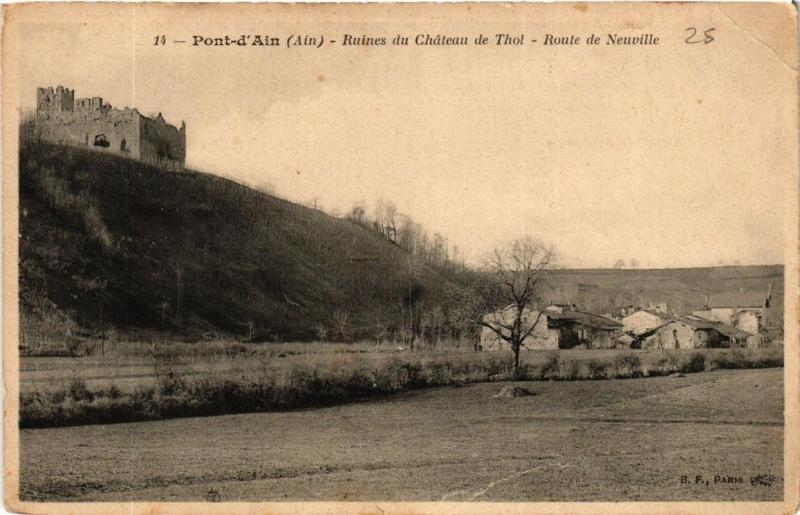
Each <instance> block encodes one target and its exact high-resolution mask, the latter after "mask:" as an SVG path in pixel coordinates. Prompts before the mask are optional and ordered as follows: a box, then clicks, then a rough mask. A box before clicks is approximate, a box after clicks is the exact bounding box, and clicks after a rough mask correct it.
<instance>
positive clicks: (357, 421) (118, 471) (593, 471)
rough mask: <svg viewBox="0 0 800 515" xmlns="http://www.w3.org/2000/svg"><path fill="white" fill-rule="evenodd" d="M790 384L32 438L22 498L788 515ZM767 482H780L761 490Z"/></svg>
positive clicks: (728, 380) (450, 390)
mask: <svg viewBox="0 0 800 515" xmlns="http://www.w3.org/2000/svg"><path fill="white" fill-rule="evenodd" d="M782 375H783V369H780V368H775V369H766V370H717V371H712V372H702V373H697V374H690V375H686V376H685V377H680V378H672V377H651V378H641V379H625V380H605V381H573V382H560V381H544V382H542V381H539V382H527V383H518V384H522V385H524V386H525V387H527V388H530V389H531V390H533V391H534V392H535V393H536V395H532V396H527V397H518V398H510V399H496V398H493V397H492V396H493V395H494V394H496V393H497V392H498V391H499V390H500V388H501V384H498V383H484V384H477V385H470V386H464V387H442V388H430V389H426V390H416V391H411V392H406V393H402V394H398V395H395V396H391V397H388V398H385V399H381V400H373V401H367V402H358V403H351V404H346V405H341V406H334V407H328V408H318V409H309V410H301V411H290V412H281V413H257V414H243V415H227V416H218V417H206V418H184V419H174V420H166V421H154V422H140V423H131V424H114V425H93V426H79V427H69V428H48V429H26V430H22V431H21V435H20V437H21V440H20V442H21V443H20V459H21V466H20V470H21V473H22V477H21V495H22V497H23V499H27V500H64V501H70V500H100V501H145V500H167V501H188V500H199V501H203V500H222V501H234V500H301V499H302V500H378V499H383V500H420V501H435V500H446V501H500V500H503V501H512V500H514V501H523V500H530V501H547V500H584V501H588V500H596V501H602V500H608V501H615V500H616V501H620V500H652V501H656V500H663V501H669V500H721V501H728V500H779V499H781V498H782V495H783V460H782V456H783V377H782ZM698 475H700V476H703V481H702V482H700V483H696V482H695V479H696V476H698ZM758 475H766V476H770V475H772V476H775V481H774V482H773V483H772V486H763V485H758V484H756V485H753V484H751V477H754V476H758ZM681 476H687V478H689V479H690V481H689V482H688V483H682V482H681ZM715 476H720V477H728V476H730V477H734V478H741V479H742V482H741V483H736V482H734V483H730V482H721V481H720V480H719V478H718V479H717V481H716V482H715ZM706 479H708V480H709V483H708V484H705V482H704V481H705V480H706Z"/></svg>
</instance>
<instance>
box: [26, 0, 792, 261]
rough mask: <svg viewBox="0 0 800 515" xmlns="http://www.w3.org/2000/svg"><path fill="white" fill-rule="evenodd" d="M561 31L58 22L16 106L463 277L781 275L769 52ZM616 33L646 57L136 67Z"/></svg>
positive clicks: (657, 24)
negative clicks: (314, 43)
mask: <svg viewBox="0 0 800 515" xmlns="http://www.w3.org/2000/svg"><path fill="white" fill-rule="evenodd" d="M117 8H118V9H119V8H120V6H117ZM566 9H567V8H566V7H564V8H563V9H562V11H563V15H562V16H561V17H560V18H559V17H555V16H553V15H552V14H549V13H550V11H545V12H543V13H544V14H545V15H542V16H516V17H512V16H506V17H502V16H501V17H500V18H499V19H498V22H497V23H495V24H494V25H493V26H492V27H488V26H487V25H486V24H482V23H481V22H480V21H476V20H478V18H477V17H474V18H472V17H468V16H464V15H462V13H454V14H453V15H452V16H446V17H433V16H432V17H419V18H418V19H417V20H416V22H414V24H412V23H411V21H410V19H409V18H406V19H401V18H395V19H391V18H388V17H386V16H385V15H378V14H376V15H375V16H373V17H372V18H371V19H370V22H369V23H354V22H352V21H351V20H348V19H347V18H346V17H344V16H342V15H339V14H338V11H335V10H331V11H330V16H328V17H323V16H320V17H319V19H318V20H316V21H314V23H313V25H314V26H313V30H308V29H310V27H309V26H308V24H306V26H304V27H300V26H298V21H297V19H298V18H297V17H296V16H294V17H292V16H290V13H289V12H287V11H277V12H275V11H269V12H267V11H265V13H264V15H263V16H259V15H253V14H252V13H251V14H250V15H249V16H245V15H244V13H243V12H238V13H237V11H235V10H234V9H230V10H228V11H219V10H216V11H215V10H213V9H202V10H193V11H191V16H185V17H184V16H181V17H174V16H173V17H169V16H166V15H165V11H164V10H163V9H156V8H154V9H151V10H141V9H139V10H136V9H135V8H133V7H122V8H121V10H118V11H115V13H116V16H113V17H111V16H99V15H98V16H95V17H90V16H84V17H82V18H78V17H75V16H73V17H70V16H66V15H65V16H61V17H58V18H54V19H53V20H51V21H48V22H47V23H41V22H40V23H36V24H32V25H31V26H30V30H29V31H28V33H27V35H26V50H25V55H27V56H31V55H35V56H36V58H35V59H33V58H21V59H20V64H19V70H20V88H19V91H20V98H19V105H21V106H22V107H23V108H24V109H32V108H33V107H34V105H35V88H36V87H37V86H56V85H59V84H61V85H64V86H67V87H70V88H74V89H75V90H76V98H77V97H84V96H102V97H103V98H104V99H105V100H106V101H108V102H110V103H111V104H112V105H114V106H115V107H124V106H135V107H137V108H138V109H139V110H140V111H141V112H142V113H143V114H146V115H152V114H155V113H158V112H162V113H163V115H164V117H165V118H166V120H167V121H168V122H170V123H174V124H180V122H181V120H183V121H185V122H186V125H187V166H188V167H190V168H194V169H198V170H203V171H207V172H210V173H214V174H217V175H222V176H225V177H229V178H232V179H234V180H237V181H241V182H244V183H246V184H249V185H253V186H258V187H263V188H269V189H270V190H271V191H274V192H275V193H276V194H277V195H279V196H281V197H284V198H287V199H289V200H293V201H297V202H304V203H307V202H310V201H312V200H313V199H316V201H317V203H318V205H319V206H321V207H322V208H323V209H325V210H327V211H333V212H339V213H343V212H346V211H347V210H348V209H349V208H350V207H351V206H353V205H354V204H355V203H356V202H366V203H367V204H374V202H375V200H377V199H379V198H385V199H390V200H391V201H392V202H394V203H395V204H396V205H397V207H398V209H399V210H400V211H401V212H403V213H406V214H408V215H409V216H411V217H412V218H413V219H415V220H417V221H418V222H420V223H421V224H422V225H423V226H424V227H426V229H427V230H428V231H429V232H431V233H433V232H434V231H438V232H440V233H442V234H444V235H445V236H446V237H447V238H448V241H449V243H450V244H451V245H457V246H458V247H459V249H460V251H461V252H462V253H463V255H464V256H465V258H466V259H467V261H468V262H470V263H479V262H480V260H481V259H482V258H483V257H484V256H485V255H487V253H488V252H490V251H491V249H492V248H494V247H495V246H498V245H501V244H502V243H503V242H506V241H508V240H510V239H513V238H517V237H521V236H527V235H530V236H533V237H536V238H538V239H541V240H543V241H546V242H548V243H551V244H553V245H555V246H556V247H557V249H558V251H559V255H560V256H561V264H562V265H563V266H567V267H611V266H612V265H613V264H614V263H615V262H616V261H617V260H619V259H622V260H625V261H626V262H627V263H630V260H636V261H637V262H638V263H639V265H640V266H641V267H643V268H644V267H646V268H660V267H684V266H712V265H718V264H734V263H736V264H772V263H781V262H783V260H784V241H785V238H786V229H785V227H786V223H785V220H786V213H787V212H788V210H789V209H790V208H793V205H790V204H789V203H788V201H787V199H788V198H789V194H790V193H791V191H796V190H794V188H796V186H795V184H796V182H795V181H796V175H793V173H794V172H791V171H787V166H786V160H785V159H784V158H785V149H786V148H787V146H788V145H791V144H792V143H794V144H795V145H796V141H794V140H793V139H792V134H791V133H789V132H788V131H787V129H788V128H790V127H791V125H792V120H793V118H792V116H793V113H792V112H790V111H789V110H787V109H786V98H787V96H786V95H787V94H789V93H791V91H792V89H791V88H792V87H793V82H792V81H793V80H794V75H792V74H791V73H790V72H789V71H788V70H787V68H786V65H785V64H784V63H783V62H781V59H779V54H778V53H776V51H775V48H778V49H779V50H780V45H779V44H778V43H772V44H767V43H770V42H769V41H768V40H767V43H765V44H759V43H758V42H757V41H754V40H753V39H751V38H747V37H744V36H743V35H742V34H741V33H740V31H739V29H738V28H737V27H736V25H735V24H733V23H732V22H729V21H725V20H724V17H721V19H718V20H716V24H717V25H718V28H717V34H718V41H717V42H716V43H717V44H716V45H709V46H708V47H707V48H703V49H698V48H696V47H690V46H687V45H685V43H684V42H683V39H684V38H683V32H682V31H683V29H682V28H681V29H680V30H679V25H680V24H685V22H680V23H679V24H678V25H675V24H670V23H667V21H664V20H665V19H666V18H665V17H659V16H657V13H656V12H653V13H649V14H648V12H647V11H643V14H640V15H637V16H632V17H629V18H628V19H625V18H624V16H622V15H621V14H620V12H619V11H613V12H612V11H608V12H607V14H608V16H605V14H604V13H601V14H600V15H595V16H593V17H586V16H585V13H582V12H577V11H574V10H569V11H567V10H566ZM593 9H595V8H594V7H593ZM612 9H613V7H612ZM377 12H378V11H376V13H377ZM614 13H616V14H614ZM612 15H613V16H612ZM604 16H605V17H604ZM614 16H616V18H615V19H616V20H617V21H616V22H615V23H617V25H620V24H621V26H623V27H628V28H629V29H630V30H628V32H631V33H634V32H635V33H637V34H638V33H641V32H653V33H657V34H659V35H660V36H661V38H662V44H661V45H659V46H656V47H652V48H613V47H611V48H609V47H605V46H599V47H597V48H587V47H586V46H582V47H558V48H543V47H541V46H539V47H535V48H534V47H525V48H507V47H496V46H488V47H486V48H473V47H469V48H431V47H415V46H413V45H412V46H409V47H398V48H386V47H383V48H355V47H354V48H345V47H341V46H337V45H333V46H330V47H324V48H320V49H309V48H297V49H286V48H281V49H264V48H249V47H248V48H199V47H191V46H187V45H182V46H181V45H176V44H168V45H166V46H154V45H153V37H154V35H157V34H161V33H164V34H167V35H168V38H169V39H173V38H175V39H177V38H181V39H188V40H191V36H192V35H194V34H201V35H216V34H227V33H231V34H269V35H275V36H285V35H286V34H288V33H299V32H300V31H301V30H308V32H309V33H314V34H327V35H328V37H334V36H337V37H340V36H341V35H342V34H345V33H349V34H353V35H378V34H380V35H384V34H388V35H393V34H395V33H404V34H411V35H412V36H413V35H415V34H417V33H431V34H439V33H444V34H452V35H461V34H464V35H474V34H476V33H478V32H482V33H486V34H492V33H494V32H499V31H501V29H502V31H504V32H509V33H523V32H527V33H528V34H529V36H528V37H534V36H536V35H539V36H541V35H542V34H544V33H545V32H553V33H555V34H562V33H576V34H580V35H584V34H588V33H591V32H593V31H595V30H596V29H597V28H598V27H602V26H603V23H606V22H608V19H610V18H613V17H614ZM620 19H621V21H619V20H620ZM741 23H743V22H740V23H739V25H741ZM598 32H599V33H603V31H602V30H600V31H598ZM606 32H608V31H606Z"/></svg>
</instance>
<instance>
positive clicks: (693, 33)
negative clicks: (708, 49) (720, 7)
mask: <svg viewBox="0 0 800 515" xmlns="http://www.w3.org/2000/svg"><path fill="white" fill-rule="evenodd" d="M715 30H717V29H715V28H714V27H712V28H710V29H706V30H705V31H703V35H702V36H697V29H696V28H695V27H689V28H688V29H686V32H688V33H689V37H687V38H686V42H687V43H688V44H690V45H694V44H697V43H703V44H706V45H707V44H709V43H711V42H712V41H714V36H712V35H711V33H712V32H714V31H715Z"/></svg>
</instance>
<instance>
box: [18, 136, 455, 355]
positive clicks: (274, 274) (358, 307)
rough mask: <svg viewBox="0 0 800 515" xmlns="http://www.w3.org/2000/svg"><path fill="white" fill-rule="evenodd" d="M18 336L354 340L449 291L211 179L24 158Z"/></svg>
mask: <svg viewBox="0 0 800 515" xmlns="http://www.w3.org/2000/svg"><path fill="white" fill-rule="evenodd" d="M20 234H21V236H20V268H19V270H20V292H21V293H20V296H21V299H20V305H21V311H22V326H23V332H25V331H27V332H28V333H29V334H31V333H32V332H38V333H42V334H44V333H47V332H48V331H51V330H52V332H55V333H57V334H62V335H63V334H64V332H67V333H75V332H77V333H79V334H80V333H86V334H87V335H97V334H99V333H107V332H108V331H116V332H119V333H125V334H128V335H131V334H139V335H141V334H149V333H152V332H156V333H163V332H166V333H173V334H180V335H184V336H192V335H194V336H200V335H204V334H205V335H208V334H217V335H219V334H226V335H240V336H246V337H250V338H251V339H254V340H278V339H301V340H305V339H311V338H316V337H319V336H321V335H325V334H328V335H329V337H332V338H341V337H347V336H352V337H359V336H364V335H365V334H366V333H367V332H369V333H370V334H371V333H372V332H373V331H374V330H375V328H376V327H382V326H384V325H388V324H389V323H390V322H389V321H388V320H385V319H389V318H391V317H392V316H393V314H395V313H398V314H399V315H398V316H400V315H402V314H403V313H404V312H405V311H407V310H408V311H411V309H412V308H413V307H414V305H415V304H418V303H420V302H422V301H424V300H426V299H430V298H431V297H432V296H435V295H436V292H440V291H445V290H447V291H450V290H453V289H456V290H457V289H458V288H459V287H458V286H457V285H454V284H452V282H451V281H449V280H448V278H446V277H444V276H443V275H442V274H441V273H440V272H439V271H436V270H433V269H431V268H430V267H426V266H424V265H421V264H419V263H417V262H415V260H413V259H412V258H411V256H410V255H409V254H408V253H407V252H405V251H404V250H402V249H401V248H399V247H397V246H396V245H394V244H392V243H390V242H388V241H387V240H386V239H384V238H381V237H380V236H379V235H376V234H375V233H374V232H372V231H369V230H367V229H365V228H363V227H361V226H358V225H356V224H354V223H352V222H350V221H347V220H342V219H338V218H334V217H331V216H328V215H326V214H324V213H322V212H320V211H317V210H314V209H310V208H306V207H303V206H300V205H297V204H293V203H291V202H288V201H285V200H282V199H279V198H276V197H274V196H270V195H267V194H264V193H262V192H259V191H255V190H253V189H250V188H247V187H245V186H242V185H240V184H238V183H235V182H233V181H230V180H226V179H223V178H220V177H216V176H212V175H208V174H203V173H198V172H185V173H170V172H165V171H162V170H158V169H156V168H153V167H151V166H148V165H146V164H143V163H140V162H137V161H133V160H128V159H123V158H120V157H115V156H111V155H105V154H99V153H93V152H88V151H84V150H80V149H74V148H68V147H60V146H54V145H45V144H35V145H25V146H23V147H22V148H21V152H20Z"/></svg>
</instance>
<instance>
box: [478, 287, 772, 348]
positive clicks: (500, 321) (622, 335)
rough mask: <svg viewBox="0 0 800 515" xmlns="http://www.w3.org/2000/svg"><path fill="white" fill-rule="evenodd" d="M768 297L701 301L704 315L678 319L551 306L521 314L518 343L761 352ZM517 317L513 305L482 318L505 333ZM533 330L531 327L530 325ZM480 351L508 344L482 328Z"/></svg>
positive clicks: (635, 309) (660, 309)
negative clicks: (525, 332) (522, 331)
mask: <svg viewBox="0 0 800 515" xmlns="http://www.w3.org/2000/svg"><path fill="white" fill-rule="evenodd" d="M770 301H771V293H770V292H767V295H766V296H764V295H750V294H740V295H731V296H728V295H721V296H718V297H714V298H709V299H707V302H706V304H707V305H706V306H705V308H704V309H701V310H695V311H692V312H691V313H688V314H684V315H678V314H674V313H670V312H669V310H668V309H667V305H666V303H663V302H656V303H651V304H649V305H648V306H647V307H641V306H624V307H621V308H618V309H615V310H614V312H613V313H604V314H602V315H600V314H593V313H588V312H586V311H583V310H581V309H579V308H578V306H576V305H575V304H572V303H567V304H557V303H553V304H550V305H548V306H546V307H545V308H543V309H541V310H538V309H533V308H531V309H526V310H525V311H524V312H523V316H522V324H523V326H526V327H528V328H530V327H532V326H533V330H532V331H531V333H530V335H529V336H528V337H527V338H526V339H525V340H524V341H523V346H524V347H525V348H527V349H531V350H534V349H571V348H588V349H613V348H628V349H701V348H732V347H748V348H754V347H762V346H765V345H766V344H767V343H768V341H769V339H768V338H767V336H766V334H765V332H766V330H765V327H766V320H767V317H768V312H769V309H770ZM516 315H517V308H516V306H514V305H510V306H507V307H505V308H503V309H501V310H498V311H495V312H493V313H489V314H487V315H485V316H484V318H483V321H484V323H488V324H489V325H491V326H492V327H495V328H496V329H499V330H501V331H505V329H503V327H504V326H506V327H508V326H510V325H511V324H512V323H513V321H514V319H515V317H516ZM534 324H535V325H534ZM480 345H481V349H482V350H502V349H506V348H509V344H508V343H507V342H506V341H505V340H504V339H502V338H500V337H499V336H498V335H497V333H496V332H495V331H493V330H492V329H490V328H488V327H484V328H483V330H482V332H481V344H480Z"/></svg>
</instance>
